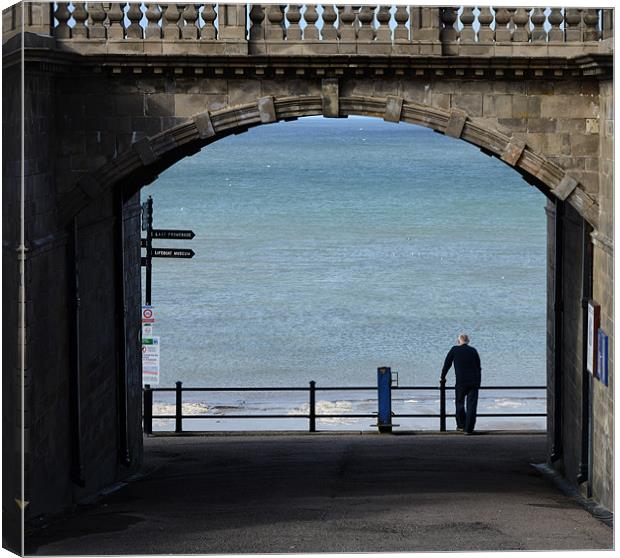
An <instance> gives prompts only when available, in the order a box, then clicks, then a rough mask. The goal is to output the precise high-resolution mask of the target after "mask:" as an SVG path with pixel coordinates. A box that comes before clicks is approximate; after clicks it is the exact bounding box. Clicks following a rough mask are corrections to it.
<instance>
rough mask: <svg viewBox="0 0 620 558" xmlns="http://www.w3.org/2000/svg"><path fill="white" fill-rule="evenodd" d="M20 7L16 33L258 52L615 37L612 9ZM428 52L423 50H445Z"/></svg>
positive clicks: (11, 20) (7, 16)
mask: <svg viewBox="0 0 620 558" xmlns="http://www.w3.org/2000/svg"><path fill="white" fill-rule="evenodd" d="M23 10H24V11H22V8H21V7H20V6H19V5H17V6H13V7H11V8H7V9H6V10H5V11H4V14H3V19H4V35H5V36H6V35H7V33H8V34H11V33H15V32H19V30H20V27H21V19H22V14H23V15H24V19H25V21H24V24H25V28H26V30H29V31H32V32H37V33H46V34H49V35H53V36H54V37H56V38H58V39H61V40H69V41H71V40H77V41H78V42H82V41H89V40H96V41H101V40H108V39H111V40H113V41H117V40H128V41H135V40H147V41H153V40H160V41H165V42H167V41H177V40H179V41H182V42H191V41H197V42H202V43H204V42H213V41H225V42H246V43H248V44H252V45H254V53H277V52H278V48H280V49H281V48H282V47H281V46H280V47H278V46H276V47H275V49H276V50H273V51H272V50H270V48H271V47H270V45H274V44H275V43H284V44H288V45H289V46H290V45H291V44H292V43H300V42H306V43H323V44H329V43H332V44H335V43H346V44H355V43H359V44H369V43H376V44H387V43H390V44H392V45H395V46H397V49H396V53H401V54H402V53H407V46H406V45H407V44H430V43H433V42H435V43H438V44H439V43H443V44H454V43H459V44H463V45H483V44H492V43H496V42H497V43H503V44H505V43H510V42H514V43H520V44H525V43H532V44H538V45H540V44H543V43H587V42H598V41H600V40H604V39H607V38H610V37H611V36H613V29H612V25H613V18H612V16H611V11H610V10H609V9H605V8H560V7H538V8H534V7H530V8H525V7H515V8H505V7H501V6H500V7H495V8H493V7H490V6H481V7H477V6H454V7H439V6H432V7H427V6H424V7H422V6H403V5H391V4H390V5H376V6H368V5H364V6H362V5H360V6H351V5H340V4H338V5H335V4H298V5H292V4H226V3H215V4H206V3H189V4H160V3H146V2H140V3H137V2H132V3H127V2H111V3H101V2H79V3H71V2H56V3H45V2H34V3H30V2H29V3H27V9H25V8H24V9H23ZM403 48H404V50H403V51H402V52H401V50H402V49H403ZM424 50H425V52H424V53H422V52H419V53H422V54H442V52H441V51H435V50H433V49H430V50H428V49H424ZM427 50H428V51H427ZM263 51H264V52H263ZM334 52H337V50H336V51H334ZM321 53H323V54H329V53H331V52H321ZM352 53H354V52H344V54H352ZM362 53H363V54H373V52H362ZM377 53H380V54H385V53H386V52H377ZM411 54H416V52H411ZM443 54H454V53H453V52H450V51H449V50H448V51H447V52H443Z"/></svg>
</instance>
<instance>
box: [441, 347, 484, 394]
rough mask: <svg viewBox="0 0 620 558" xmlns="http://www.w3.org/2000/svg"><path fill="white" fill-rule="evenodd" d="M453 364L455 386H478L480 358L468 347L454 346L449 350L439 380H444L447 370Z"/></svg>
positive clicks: (476, 352) (474, 350)
mask: <svg viewBox="0 0 620 558" xmlns="http://www.w3.org/2000/svg"><path fill="white" fill-rule="evenodd" d="M453 364H454V373H455V375H456V385H457V386H462V385H466V384H470V385H471V384H473V385H480V356H479V355H478V351H476V349H474V348H473V347H470V346H469V345H455V346H454V347H452V348H451V349H450V351H449V352H448V355H447V356H446V360H445V362H444V363H443V368H442V370H441V379H442V380H443V379H445V377H446V374H447V373H448V370H450V367H451V366H452V365H453Z"/></svg>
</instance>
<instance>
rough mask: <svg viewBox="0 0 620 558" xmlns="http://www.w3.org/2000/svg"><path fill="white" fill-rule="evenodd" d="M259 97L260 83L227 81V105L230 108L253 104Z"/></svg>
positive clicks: (243, 80) (239, 80) (254, 81)
mask: <svg viewBox="0 0 620 558" xmlns="http://www.w3.org/2000/svg"><path fill="white" fill-rule="evenodd" d="M260 95H261V91H260V81H258V80H250V79H230V80H229V81H228V103H229V105H230V106H235V105H243V104H247V103H255V102H256V99H258V98H259V97H260Z"/></svg>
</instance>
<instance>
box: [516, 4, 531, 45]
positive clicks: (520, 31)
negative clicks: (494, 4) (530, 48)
mask: <svg viewBox="0 0 620 558" xmlns="http://www.w3.org/2000/svg"><path fill="white" fill-rule="evenodd" d="M513 22H514V32H513V34H512V40H513V41H514V42H517V43H527V42H529V40H530V26H529V23H530V18H529V15H528V13H527V11H526V9H525V8H517V11H516V12H515V14H514V17H513Z"/></svg>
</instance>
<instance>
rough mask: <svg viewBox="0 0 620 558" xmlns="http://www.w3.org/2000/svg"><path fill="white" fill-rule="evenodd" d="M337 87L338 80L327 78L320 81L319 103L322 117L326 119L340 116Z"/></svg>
mask: <svg viewBox="0 0 620 558" xmlns="http://www.w3.org/2000/svg"><path fill="white" fill-rule="evenodd" d="M338 86H339V84H338V79H334V78H327V79H324V80H323V81H322V93H321V102H322V106H323V116H325V117H327V118H338V116H339V115H340V106H339V92H338V89H339V87H338Z"/></svg>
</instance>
